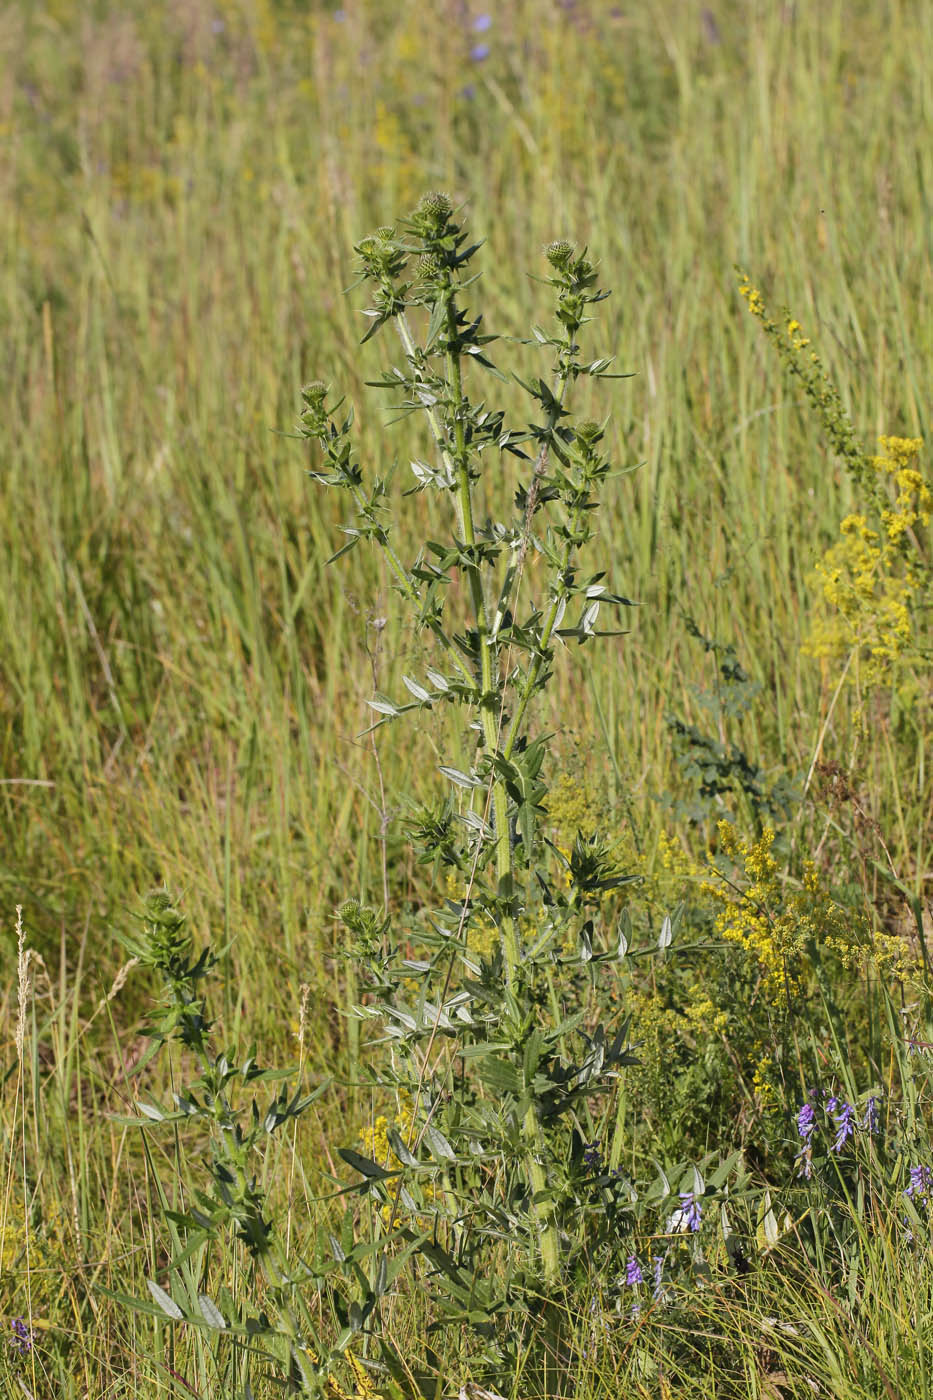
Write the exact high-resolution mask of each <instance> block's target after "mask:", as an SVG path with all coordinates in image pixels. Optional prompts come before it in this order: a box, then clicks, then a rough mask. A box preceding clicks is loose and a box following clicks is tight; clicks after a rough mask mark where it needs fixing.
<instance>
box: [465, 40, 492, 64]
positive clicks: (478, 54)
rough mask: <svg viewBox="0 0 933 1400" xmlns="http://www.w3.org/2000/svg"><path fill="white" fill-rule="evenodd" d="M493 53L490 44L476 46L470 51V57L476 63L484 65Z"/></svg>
mask: <svg viewBox="0 0 933 1400" xmlns="http://www.w3.org/2000/svg"><path fill="white" fill-rule="evenodd" d="M491 53H492V49H491V48H490V47H489V45H488V44H474V45H473V47H472V49H470V57H471V58H472V60H473V62H474V63H482V62H483V60H484V59H486V58H488V57H489V55H490V54H491Z"/></svg>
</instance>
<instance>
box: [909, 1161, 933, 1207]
mask: <svg viewBox="0 0 933 1400" xmlns="http://www.w3.org/2000/svg"><path fill="white" fill-rule="evenodd" d="M931 1191H933V1171H931V1170H930V1168H929V1167H922V1166H918V1167H911V1168H910V1185H909V1186H908V1187H907V1190H906V1191H905V1192H904V1195H905V1196H920V1197H922V1199H923V1200H925V1201H926V1200H928V1199H929V1196H930V1192H931Z"/></svg>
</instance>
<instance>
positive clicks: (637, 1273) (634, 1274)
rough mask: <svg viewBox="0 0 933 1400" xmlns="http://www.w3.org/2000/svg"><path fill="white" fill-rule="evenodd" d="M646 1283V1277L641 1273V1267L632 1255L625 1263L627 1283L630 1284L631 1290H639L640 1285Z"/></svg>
mask: <svg viewBox="0 0 933 1400" xmlns="http://www.w3.org/2000/svg"><path fill="white" fill-rule="evenodd" d="M644 1281H645V1276H644V1274H643V1273H642V1271H641V1265H640V1264H639V1262H638V1260H637V1259H636V1258H635V1255H634V1254H630V1255H629V1257H628V1258H627V1259H626V1261H625V1282H626V1283H627V1284H628V1286H629V1288H637V1287H638V1285H639V1284H640V1283H644Z"/></svg>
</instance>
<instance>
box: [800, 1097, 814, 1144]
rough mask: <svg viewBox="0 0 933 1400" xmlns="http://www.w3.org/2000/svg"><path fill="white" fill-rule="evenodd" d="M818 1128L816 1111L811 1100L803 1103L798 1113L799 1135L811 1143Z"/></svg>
mask: <svg viewBox="0 0 933 1400" xmlns="http://www.w3.org/2000/svg"><path fill="white" fill-rule="evenodd" d="M815 1129H816V1113H815V1112H814V1109H813V1105H812V1103H810V1102H809V1101H808V1102H807V1103H805V1104H804V1105H803V1107H802V1108H801V1110H800V1112H799V1113H798V1114H797V1136H798V1137H801V1138H803V1140H804V1142H806V1143H809V1141H810V1139H811V1137H812V1136H813V1133H814V1131H815Z"/></svg>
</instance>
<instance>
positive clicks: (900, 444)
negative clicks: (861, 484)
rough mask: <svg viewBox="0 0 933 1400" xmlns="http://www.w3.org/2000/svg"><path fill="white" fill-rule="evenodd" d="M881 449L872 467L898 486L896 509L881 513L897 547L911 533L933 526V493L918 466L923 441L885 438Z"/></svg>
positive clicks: (886, 528) (880, 444)
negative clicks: (932, 514)
mask: <svg viewBox="0 0 933 1400" xmlns="http://www.w3.org/2000/svg"><path fill="white" fill-rule="evenodd" d="M878 446H879V447H880V448H881V452H880V454H879V455H878V456H877V457H873V458H872V459H871V462H872V466H873V467H874V468H875V471H876V472H878V473H879V475H881V476H887V477H890V478H891V479H892V480H893V482H894V485H895V486H896V487H897V498H896V500H895V502H894V509H893V510H883V511H882V512H881V519H882V521H883V522H884V527H885V530H886V531H887V534H888V539H889V540H890V541H891V543H892V544H895V545H897V544H900V543H901V541H902V540H903V539H904V537H905V536H906V534H907V531H908V530H912V529H914V528H915V527H916V526H917V525H922V526H924V527H926V526H927V525H929V523H930V515H931V512H933V492H931V491H930V488H929V486H928V484H927V482H926V481H925V480H924V478H923V474H922V473H921V472H919V471H918V470H917V468H916V466H915V465H914V464H915V462H916V461H917V458H918V457H919V456H920V451H921V449H922V447H923V438H901V437H882V438H879V439H878Z"/></svg>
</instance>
